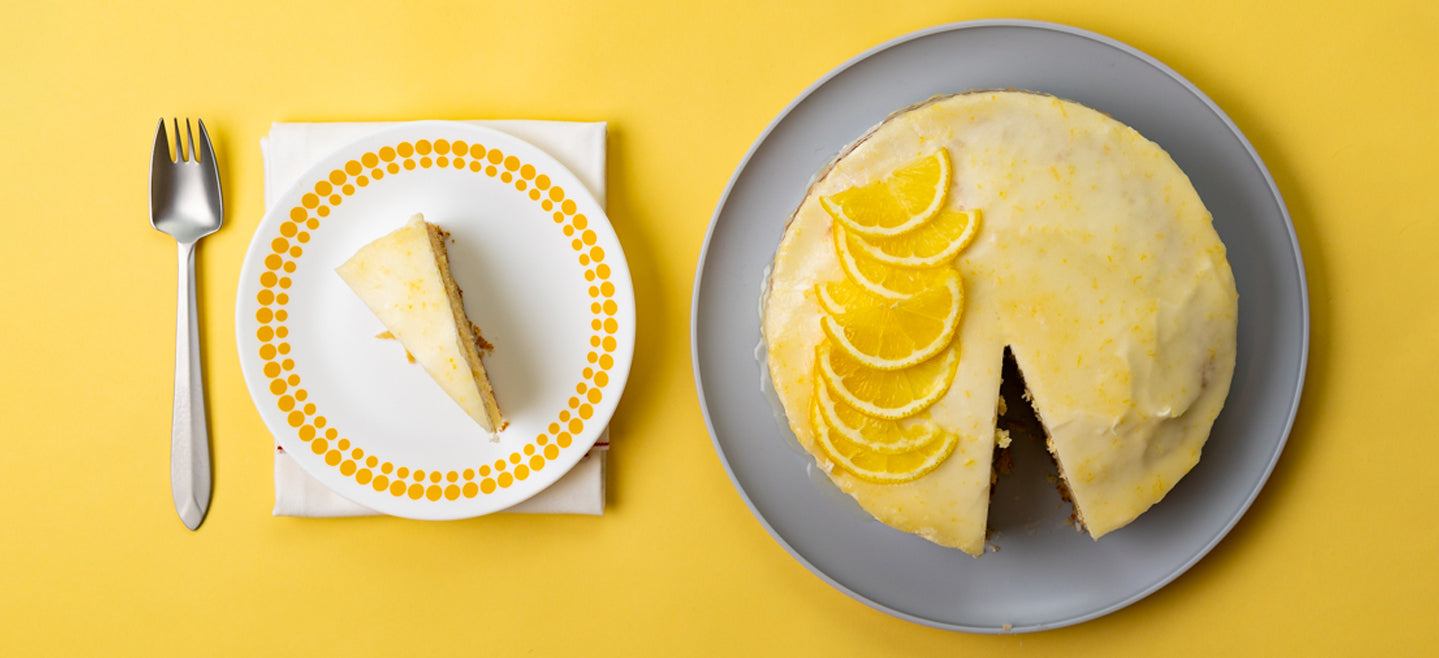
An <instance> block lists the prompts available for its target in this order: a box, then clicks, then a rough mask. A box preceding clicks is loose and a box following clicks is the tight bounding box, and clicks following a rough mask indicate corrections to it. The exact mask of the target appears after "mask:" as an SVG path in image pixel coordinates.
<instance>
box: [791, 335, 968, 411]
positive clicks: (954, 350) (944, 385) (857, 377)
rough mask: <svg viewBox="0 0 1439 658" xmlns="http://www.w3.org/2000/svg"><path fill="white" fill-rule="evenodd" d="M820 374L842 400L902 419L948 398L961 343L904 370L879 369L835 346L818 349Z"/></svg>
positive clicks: (956, 368) (864, 408)
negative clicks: (945, 395)
mask: <svg viewBox="0 0 1439 658" xmlns="http://www.w3.org/2000/svg"><path fill="white" fill-rule="evenodd" d="M816 355H817V358H818V361H819V363H818V367H817V368H816V370H818V371H819V375H820V377H822V378H824V381H825V383H826V384H828V385H829V387H830V390H831V391H833V392H834V394H835V395H836V396H838V397H839V399H840V400H841V401H843V402H844V403H845V404H848V405H849V406H851V407H854V408H855V409H858V410H859V411H861V412H863V413H864V414H865V415H868V416H873V417H875V418H885V419H889V420H898V419H900V418H907V417H909V416H913V415H915V414H917V413H919V412H921V411H924V410H925V409H928V408H929V406H930V405H932V404H934V403H935V402H937V401H939V399H940V398H941V397H944V394H945V392H946V391H948V390H949V385H950V384H952V383H954V375H955V373H956V372H957V371H958V370H959V346H958V344H955V345H953V346H951V347H950V349H948V350H945V351H944V352H943V353H941V354H940V355H939V356H936V357H934V358H932V359H930V360H928V361H925V362H923V363H920V364H918V365H916V366H914V367H912V368H905V369H903V370H875V369H873V368H869V367H866V366H865V365H864V364H863V363H860V362H859V361H858V360H856V359H854V358H852V357H850V356H849V355H848V354H845V353H844V351H843V350H838V349H833V348H832V347H831V346H830V345H829V344H828V342H826V343H821V344H820V346H819V347H818V348H816Z"/></svg>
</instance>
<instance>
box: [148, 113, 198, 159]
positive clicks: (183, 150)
mask: <svg viewBox="0 0 1439 658" xmlns="http://www.w3.org/2000/svg"><path fill="white" fill-rule="evenodd" d="M172 121H173V122H174V124H175V138H174V140H173V141H172V140H171V139H170V135H169V133H168V131H167V130H165V120H164V119H160V125H159V127H158V128H157V129H156V132H157V133H158V135H157V140H158V139H163V140H164V141H165V145H166V146H167V147H168V149H169V153H170V161H171V162H200V160H201V157H202V152H204V151H209V142H208V140H209V135H207V134H206V132H205V122H204V120H202V119H196V120H195V121H196V122H198V123H199V124H200V138H201V139H203V140H206V142H205V143H204V144H203V145H201V144H197V143H196V142H195V132H194V130H193V129H192V128H191V127H190V119H189V118H188V117H187V118H186V119H185V132H184V133H181V132H180V119H179V117H176V118H174V119H172ZM159 135H163V137H159ZM187 144H188V149H187V146H186V145H187Z"/></svg>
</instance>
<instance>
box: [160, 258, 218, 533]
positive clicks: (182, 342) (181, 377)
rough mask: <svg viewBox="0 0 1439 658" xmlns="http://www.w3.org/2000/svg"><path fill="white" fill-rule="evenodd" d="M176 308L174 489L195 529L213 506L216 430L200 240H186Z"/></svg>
mask: <svg viewBox="0 0 1439 658" xmlns="http://www.w3.org/2000/svg"><path fill="white" fill-rule="evenodd" d="M179 253H180V269H179V276H178V277H176V279H177V281H178V282H179V286H178V287H179V295H178V297H177V300H178V305H177V306H178V307H177V309H176V312H175V415H174V418H173V421H172V423H171V427H170V490H171V493H172V494H174V498H175V511H176V512H178V513H179V514H180V520H181V521H183V522H184V523H185V527H187V528H189V529H191V530H194V529H195V528H198V527H199V526H200V522H201V521H203V520H204V519H205V512H206V511H207V510H208V509H209V508H210V432H209V430H208V428H207V424H206V419H205V382H204V379H203V378H202V377H201V372H200V328H199V325H198V323H197V320H196V315H197V312H196V304H195V243H193V242H190V243H184V242H181V243H180V251H179Z"/></svg>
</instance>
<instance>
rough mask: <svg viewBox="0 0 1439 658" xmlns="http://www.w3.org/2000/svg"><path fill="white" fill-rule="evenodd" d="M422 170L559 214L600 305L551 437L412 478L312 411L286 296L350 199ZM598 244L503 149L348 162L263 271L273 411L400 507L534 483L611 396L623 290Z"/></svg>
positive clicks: (382, 154)
mask: <svg viewBox="0 0 1439 658" xmlns="http://www.w3.org/2000/svg"><path fill="white" fill-rule="evenodd" d="M417 167H418V168H421V169H429V168H432V167H441V168H443V167H449V168H453V169H459V170H465V169H468V170H469V171H471V172H474V173H476V174H481V175H484V176H487V177H489V178H493V179H496V180H499V181H500V182H501V183H504V184H507V185H510V186H513V187H514V188H515V190H516V191H517V192H519V193H520V194H522V195H523V196H525V197H526V198H528V199H529V200H530V201H533V202H535V204H536V205H538V206H539V207H540V208H541V209H543V210H544V211H545V212H547V213H552V215H550V216H551V217H552V218H553V219H554V223H555V224H557V225H559V227H560V232H561V233H562V234H563V235H564V237H565V238H572V239H571V240H570V247H571V248H572V249H573V250H574V251H575V253H576V255H577V258H578V260H579V264H580V266H581V267H583V268H585V270H584V276H585V281H586V282H588V283H589V287H588V293H589V296H590V298H591V299H592V300H593V301H592V303H591V304H590V313H591V315H592V316H593V317H592V318H591V320H590V328H591V329H592V330H593V335H592V336H590V342H589V344H590V351H589V353H588V354H587V355H586V356H585V359H586V362H587V363H586V366H585V368H584V370H583V372H582V379H581V380H580V382H579V383H578V384H576V385H575V393H576V395H575V396H574V397H571V398H570V399H569V400H568V401H567V403H566V407H565V408H564V409H561V410H560V411H559V413H558V414H557V415H556V417H555V421H554V422H551V423H550V424H549V427H548V428H546V429H547V431H546V432H542V433H540V434H539V435H537V436H536V437H535V438H534V440H533V441H531V442H529V443H527V444H525V445H524V446H522V447H521V448H520V449H519V450H517V451H515V452H513V453H511V454H510V455H509V456H508V458H506V459H497V460H495V462H494V464H478V465H475V466H474V467H472V468H465V469H464V470H462V471H453V470H452V471H448V472H444V473H441V472H440V471H430V472H428V473H427V472H425V471H423V470H411V469H410V468H409V467H406V466H399V465H396V464H393V463H391V462H389V461H385V460H384V459H383V458H382V457H378V456H376V455H374V454H369V455H368V456H367V455H366V452H365V451H364V450H362V449H360V448H358V447H356V448H353V449H351V446H350V444H351V441H350V439H348V438H344V437H341V432H340V431H339V430H338V429H336V428H334V427H329V428H326V425H327V424H328V421H327V420H326V418H325V417H324V416H323V415H320V413H319V411H320V410H319V409H318V408H317V407H316V406H315V404H314V403H310V402H306V401H305V400H306V399H307V398H308V397H309V392H308V391H306V390H305V389H304V388H302V387H301V382H300V376H299V375H298V374H295V373H294V372H293V371H294V369H295V361H294V359H292V358H290V356H289V354H290V344H289V343H288V342H286V340H285V339H286V338H287V337H288V336H289V328H288V327H286V326H285V321H286V320H287V319H288V317H289V315H288V312H287V311H286V310H285V306H286V305H287V304H288V303H289V301H290V299H289V295H288V294H287V293H286V292H285V291H286V290H288V289H289V288H290V285H291V280H290V277H289V276H287V275H289V274H293V273H294V272H295V268H296V267H297V263H298V262H299V260H300V257H301V256H303V255H304V253H305V250H304V245H305V244H307V243H309V242H310V240H311V239H312V237H313V235H312V232H314V231H316V230H318V229H319V228H320V226H321V224H322V220H323V219H324V218H325V217H328V216H329V214H330V208H332V207H334V206H338V205H340V204H341V203H343V202H344V200H345V198H346V197H350V196H353V195H355V194H356V193H357V192H359V191H360V190H362V189H365V188H367V187H369V186H370V185H371V184H372V183H377V182H379V181H381V180H384V179H385V178H386V177H387V176H393V175H396V174H399V173H401V172H402V171H414V170H415V169H416V168H417ZM596 242H598V236H597V235H596V234H595V232H594V230H593V229H591V228H589V218H588V217H585V216H584V214H583V213H580V212H579V207H578V205H577V204H576V203H575V201H574V199H571V198H569V197H568V196H567V195H566V194H565V191H564V189H563V188H561V187H560V186H558V185H555V184H554V183H553V182H552V181H551V179H550V177H549V176H546V175H545V174H542V173H539V171H538V170H536V169H535V167H534V166H533V165H531V164H528V163H525V162H523V161H521V160H520V159H519V158H518V157H516V156H514V155H512V154H511V155H507V154H505V153H503V152H501V151H500V150H499V149H495V148H487V147H485V146H484V145H483V144H468V143H466V142H463V141H459V140H456V141H454V142H450V141H448V140H444V139H436V140H433V141H431V140H427V139H421V140H416V141H414V142H400V143H399V144H395V145H393V146H384V147H382V148H379V149H376V150H375V151H372V152H367V153H365V154H364V155H361V156H360V157H359V158H358V159H355V160H350V161H349V162H346V163H345V165H344V167H343V168H341V169H335V170H334V171H331V172H330V173H329V174H328V175H327V176H326V177H325V178H322V179H321V180H319V181H317V182H316V183H315V184H314V191H313V192H306V193H305V194H304V195H303V196H301V197H300V205H298V206H295V207H294V208H291V209H290V213H289V219H288V220H286V221H285V222H283V223H281V224H280V228H279V235H278V236H276V237H275V239H273V240H271V241H270V250H271V253H270V254H268V255H266V256H265V259H264V265H265V270H264V271H263V272H262V273H261V274H260V288H261V289H260V292H259V294H257V295H256V298H255V301H256V302H258V304H259V308H258V309H257V310H256V311H255V320H256V322H258V323H259V325H260V326H259V329H257V330H256V332H255V338H257V339H258V340H259V342H260V348H259V353H260V359H261V360H262V361H263V362H264V365H263V366H262V368H261V369H262V372H263V373H264V374H265V376H266V377H267V378H269V379H270V393H271V394H273V395H274V396H275V405H276V406H277V407H278V408H279V410H280V411H281V412H282V413H284V414H285V420H286V422H287V423H288V424H289V425H290V427H291V428H294V429H295V431H296V434H297V436H299V438H300V440H301V441H303V442H305V443H307V444H309V446H310V450H311V452H313V453H314V454H316V455H320V456H322V458H323V460H324V462H325V464H326V465H328V466H330V467H332V468H335V469H337V470H338V471H339V472H340V474H341V475H343V476H345V477H348V478H352V479H353V480H354V481H355V482H357V483H359V484H361V485H368V486H370V487H372V488H373V489H374V490H375V491H377V492H387V493H389V494H390V495H391V496H394V497H396V498H409V499H411V500H415V501H420V500H427V501H430V502H438V501H440V500H442V499H443V500H447V501H452V500H458V499H459V498H461V497H464V498H474V497H476V496H481V495H489V494H493V493H495V492H496V491H499V490H500V489H507V488H509V487H512V486H514V485H515V484H516V483H517V482H522V481H524V480H526V479H528V478H529V477H530V475H531V474H533V473H535V472H538V471H540V470H543V469H544V468H545V467H546V465H547V464H549V463H550V462H553V461H555V460H556V459H558V458H559V456H560V454H561V452H562V451H564V450H565V449H567V448H569V447H570V446H571V445H572V444H573V443H574V437H575V436H576V435H578V434H579V433H580V432H582V431H583V430H584V428H585V424H586V423H587V422H588V421H589V420H590V419H591V418H592V417H593V416H594V405H598V404H599V403H600V401H601V400H603V399H604V392H603V391H604V389H605V387H606V386H607V385H608V384H609V382H610V371H611V370H612V369H613V368H614V357H613V356H612V353H613V352H614V351H615V349H616V348H617V347H618V343H617V342H616V340H615V337H614V334H615V333H616V332H618V331H619V322H618V320H616V318H615V315H616V313H617V312H618V310H619V307H618V305H617V304H616V302H615V300H614V296H615V284H614V283H612V282H611V281H610V276H611V269H610V266H609V265H608V264H607V263H605V251H604V249H603V248H601V247H599V246H598V245H597V244H596ZM346 451H349V452H348V453H347V452H346ZM362 460H363V461H362ZM382 462H383V463H382ZM362 464H363V465H362ZM377 466H378V468H377ZM406 480H409V482H406Z"/></svg>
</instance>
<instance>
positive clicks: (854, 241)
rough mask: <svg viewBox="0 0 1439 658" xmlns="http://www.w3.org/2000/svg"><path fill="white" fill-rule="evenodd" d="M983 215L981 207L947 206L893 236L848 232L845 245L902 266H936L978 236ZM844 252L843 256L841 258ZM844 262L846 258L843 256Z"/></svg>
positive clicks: (950, 259)
mask: <svg viewBox="0 0 1439 658" xmlns="http://www.w3.org/2000/svg"><path fill="white" fill-rule="evenodd" d="M982 218H983V215H982V213H981V212H980V211H979V209H978V208H975V209H974V210H972V211H970V212H961V211H958V210H943V211H940V213H939V216H938V217H935V218H934V221H931V222H929V223H927V224H925V225H924V226H921V227H919V228H918V229H917V230H915V231H913V232H910V233H906V234H904V235H901V236H897V237H891V238H861V237H859V236H855V235H849V236H848V244H846V245H845V246H846V247H847V248H848V249H849V250H850V251H853V252H857V254H856V255H864V256H867V257H869V258H871V259H873V260H876V261H879V262H881V263H885V264H887V265H895V266H898V267H936V266H939V265H944V264H945V263H948V262H950V261H952V260H954V257H955V256H958V255H959V252H961V251H963V250H964V248H965V247H968V246H969V243H970V242H972V241H973V240H974V235H975V232H976V231H978V230H979V224H980V221H981V220H982ZM842 258H843V256H841V259H842ZM841 262H843V261H842V260H841Z"/></svg>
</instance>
